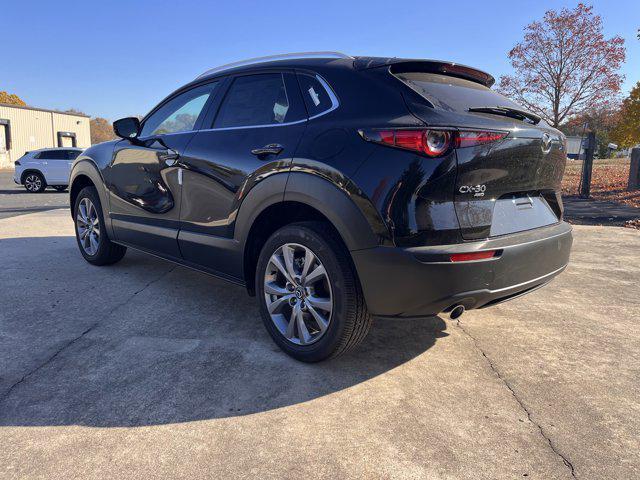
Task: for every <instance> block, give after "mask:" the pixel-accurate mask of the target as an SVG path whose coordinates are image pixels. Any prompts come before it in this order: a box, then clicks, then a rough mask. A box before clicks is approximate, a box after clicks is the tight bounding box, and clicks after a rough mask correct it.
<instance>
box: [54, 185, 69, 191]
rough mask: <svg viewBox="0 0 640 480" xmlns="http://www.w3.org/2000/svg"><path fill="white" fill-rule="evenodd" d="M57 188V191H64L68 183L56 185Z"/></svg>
mask: <svg viewBox="0 0 640 480" xmlns="http://www.w3.org/2000/svg"><path fill="white" fill-rule="evenodd" d="M53 188H55V189H56V191H57V192H64V191H65V190H66V189H67V186H66V185H54V187H53Z"/></svg>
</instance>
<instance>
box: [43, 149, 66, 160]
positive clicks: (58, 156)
mask: <svg viewBox="0 0 640 480" xmlns="http://www.w3.org/2000/svg"><path fill="white" fill-rule="evenodd" d="M36 158H38V159H42V160H66V159H67V151H66V150H45V151H44V152H40V153H39V154H38V156H37V157H36Z"/></svg>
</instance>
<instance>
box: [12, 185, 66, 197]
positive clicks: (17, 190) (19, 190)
mask: <svg viewBox="0 0 640 480" xmlns="http://www.w3.org/2000/svg"><path fill="white" fill-rule="evenodd" d="M47 193H53V194H54V195H69V190H62V191H58V190H54V189H53V188H47V189H46V190H44V191H42V192H39V193H32V192H28V191H27V190H26V189H25V188H24V187H18V186H16V188H14V189H6V190H0V195H20V194H24V195H43V194H47Z"/></svg>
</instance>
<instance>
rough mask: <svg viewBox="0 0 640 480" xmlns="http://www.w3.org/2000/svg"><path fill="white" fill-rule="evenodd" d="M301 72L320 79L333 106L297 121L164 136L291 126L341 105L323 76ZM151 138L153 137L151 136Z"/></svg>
mask: <svg viewBox="0 0 640 480" xmlns="http://www.w3.org/2000/svg"><path fill="white" fill-rule="evenodd" d="M300 74H301V75H308V76H310V77H315V78H316V80H318V82H320V84H321V85H322V88H324V89H325V90H326V91H327V95H329V99H330V100H331V107H329V108H328V109H326V110H325V111H323V112H320V113H317V114H316V115H313V116H311V117H308V118H303V119H302V120H296V121H295V122H284V123H270V124H266V125H241V126H238V127H219V128H201V129H200V130H188V131H184V132H174V133H164V134H163V136H169V135H183V134H185V133H197V132H223V131H226V130H243V129H245V128H269V127H286V126H289V125H299V124H301V123H305V122H308V121H310V120H314V119H316V118H318V117H321V116H323V115H326V114H327V113H330V112H333V111H334V110H335V109H336V108H338V107H339V106H340V101H339V100H338V97H337V96H336V94H335V92H334V91H333V89H332V88H331V86H330V85H329V84H328V83H327V81H326V80H325V79H324V78H322V77H321V76H320V75H318V74H315V75H311V74H309V73H300ZM287 95H288V94H287ZM149 138H151V137H149Z"/></svg>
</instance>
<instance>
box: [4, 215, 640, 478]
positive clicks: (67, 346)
mask: <svg viewBox="0 0 640 480" xmlns="http://www.w3.org/2000/svg"><path fill="white" fill-rule="evenodd" d="M72 234H73V225H72V222H71V218H70V216H69V214H68V211H67V210H53V211H48V212H42V213H35V214H28V215H22V216H20V217H14V218H7V219H0V265H2V269H0V285H2V288H1V289H0V478H7V479H13V478H16V479H17V478H68V479H73V478H118V479H121V478H167V477H172V478H189V479H197V478H301V477H311V478H436V479H439V478H443V479H445V478H447V479H448V478H474V479H477V478H541V479H554V478H574V477H575V478H598V479H602V478H612V479H613V478H637V477H639V476H640V453H639V452H640V444H639V433H640V401H639V400H638V399H639V398H640V391H639V390H640V362H639V361H638V360H639V358H638V357H639V356H640V354H639V352H640V327H639V326H638V320H639V317H640V300H639V298H638V295H637V292H638V290H637V288H638V287H637V285H638V283H639V282H640V273H639V272H640V256H639V255H638V252H639V251H640V232H637V231H634V230H630V229H622V228H615V227H576V229H575V237H576V238H575V248H574V253H573V258H572V263H571V265H570V267H569V268H568V270H567V271H566V272H565V273H564V274H563V275H562V276H560V277H559V278H558V279H557V280H556V281H555V282H554V283H552V284H551V285H550V286H548V287H547V288H545V289H541V290H538V291H536V292H534V293H532V294H530V295H528V296H526V297H523V298H521V299H517V300H514V301H513V302H509V303H506V304H503V305H499V306H495V307H493V308H491V309H486V310H481V311H472V312H467V313H466V314H465V315H464V316H463V317H462V318H461V319H460V322H452V321H450V320H447V319H445V318H444V317H442V318H440V317H432V318H428V319H422V320H412V321H398V322H391V321H377V322H376V323H375V324H374V327H373V329H372V331H371V333H370V335H369V337H368V338H367V339H366V340H365V343H364V344H363V345H362V346H361V347H360V348H358V349H356V350H354V351H353V352H351V353H350V354H349V355H347V356H344V357H342V358H339V359H336V360H332V361H329V362H324V363H322V364H317V365H306V364H301V363H298V362H295V361H294V360H291V359H290V358H288V357H286V356H285V355H284V354H282V353H281V352H280V351H279V350H278V349H277V347H276V346H275V345H274V344H273V343H272V342H271V340H270V338H269V337H268V335H267V334H266V332H265V331H264V329H263V327H262V324H261V321H260V319H259V315H258V311H257V308H256V305H255V300H254V299H253V298H250V297H248V296H247V295H246V293H245V292H244V290H243V289H241V288H238V287H235V286H231V285H228V284H226V283H224V282H222V281H219V280H216V279H213V278H211V277H207V276H205V275H202V274H199V273H196V272H192V271H189V270H187V269H185V268H182V267H176V266H174V265H172V264H169V263H166V262H163V261H160V260H157V259H155V258H152V257H149V256H145V255H143V254H139V253H136V252H132V251H130V252H128V253H127V256H126V257H125V259H124V260H123V261H122V262H120V263H119V264H117V265H114V266H111V267H102V268H98V267H92V266H90V265H88V264H87V263H86V262H84V260H83V259H82V257H81V256H80V254H79V253H78V252H77V246H76V244H75V239H74V238H73V237H72Z"/></svg>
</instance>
